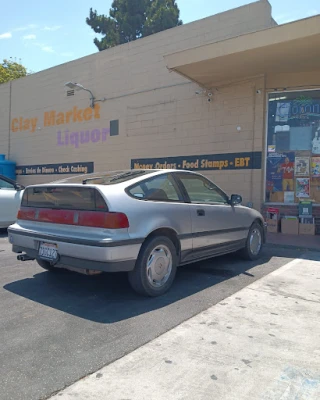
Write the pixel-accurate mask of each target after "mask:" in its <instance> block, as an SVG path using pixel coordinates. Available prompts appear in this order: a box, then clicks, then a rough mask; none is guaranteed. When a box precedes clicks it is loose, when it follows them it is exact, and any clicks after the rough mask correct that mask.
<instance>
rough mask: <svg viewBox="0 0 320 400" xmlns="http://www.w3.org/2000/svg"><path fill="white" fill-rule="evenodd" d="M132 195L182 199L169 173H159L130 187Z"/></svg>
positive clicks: (139, 197) (153, 198)
mask: <svg viewBox="0 0 320 400" xmlns="http://www.w3.org/2000/svg"><path fill="white" fill-rule="evenodd" d="M129 193H130V195H131V196H133V197H136V198H138V199H143V200H154V201H182V199H181V198H180V196H179V193H178V191H177V189H176V187H175V183H174V181H173V180H172V178H170V177H169V176H168V175H159V176H156V177H154V178H152V179H148V180H147V181H143V182H140V183H139V184H138V185H135V186H133V187H131V188H130V189H129Z"/></svg>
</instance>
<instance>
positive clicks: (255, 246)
mask: <svg viewBox="0 0 320 400" xmlns="http://www.w3.org/2000/svg"><path fill="white" fill-rule="evenodd" d="M262 247H263V229H262V226H261V225H260V224H259V223H258V222H255V223H253V224H252V226H251V228H250V230H249V234H248V237H247V241H246V247H244V248H243V249H242V250H241V256H242V257H243V258H244V259H246V260H257V259H258V258H259V257H260V255H261V251H262Z"/></svg>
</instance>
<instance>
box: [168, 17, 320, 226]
mask: <svg viewBox="0 0 320 400" xmlns="http://www.w3.org/2000/svg"><path fill="white" fill-rule="evenodd" d="M319 23H320V17H319V16H318V17H314V18H310V19H306V20H301V21H297V22H294V23H291V24H286V25H282V26H276V27H271V28H269V29H267V30H265V31H260V32H255V33H250V34H247V35H243V36H240V37H237V38H231V39H229V40H227V41H225V42H221V43H213V44H208V45H206V46H202V47H198V48H194V49H188V50H185V51H183V52H178V53H175V54H172V55H168V56H167V57H166V59H167V63H168V67H169V68H170V69H171V70H172V71H175V72H177V73H178V74H181V75H183V76H187V77H189V78H190V79H192V80H193V81H195V82H197V83H199V84H200V85H202V86H203V87H207V88H208V87H215V86H216V87H217V88H219V86H222V87H223V86H228V85H231V84H232V82H239V81H240V82H243V81H245V80H246V79H248V80H249V79H250V78H252V77H255V78H256V79H257V77H263V83H261V87H260V86H257V85H256V86H255V88H256V89H257V90H256V93H255V96H256V99H257V98H258V97H259V96H260V95H261V94H263V95H264V96H265V103H264V105H263V113H264V116H263V115H262V114H261V108H258V107H257V102H256V107H255V119H256V120H259V119H260V120H262V119H263V117H264V118H265V126H264V127H263V130H264V131H265V134H264V138H263V141H262V143H261V142H260V141H258V143H259V145H261V151H262V165H261V181H262V183H263V184H262V188H261V209H262V211H263V213H264V214H265V216H266V217H270V214H272V216H275V217H276V218H277V219H279V220H280V219H282V218H283V219H285V220H286V219H288V220H290V219H292V220H294V219H295V227H294V231H296V232H290V233H298V231H299V222H300V223H301V221H302V218H301V217H302V215H301V207H302V206H301V205H302V204H304V205H305V208H304V209H305V210H306V209H307V208H308V207H309V210H310V207H311V209H312V211H311V212H310V211H309V212H310V213H311V214H310V215H309V216H310V217H312V218H311V219H309V220H307V219H303V221H305V222H308V223H309V222H312V224H314V225H315V229H314V230H315V232H316V233H318V234H320V79H319V76H320V53H319V51H318V49H319V48H320V29H319ZM259 129H261V127H256V131H254V134H253V140H254V141H255V142H256V143H257V140H256V138H257V134H258V132H257V130H259ZM260 143H261V144H260ZM257 150H258V148H257ZM308 203H310V204H308ZM299 206H300V210H299ZM274 214H276V215H274ZM290 223H291V222H290ZM285 224H286V221H284V222H283V227H285ZM301 229H302V228H301ZM279 230H281V228H280V221H279V223H278V222H277V227H275V229H274V232H277V231H279ZM283 231H286V229H285V228H284V229H283Z"/></svg>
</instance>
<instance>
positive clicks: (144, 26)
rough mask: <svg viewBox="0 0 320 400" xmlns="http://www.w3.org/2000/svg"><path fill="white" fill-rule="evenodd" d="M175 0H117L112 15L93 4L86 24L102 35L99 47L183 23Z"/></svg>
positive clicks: (95, 41) (96, 39)
mask: <svg viewBox="0 0 320 400" xmlns="http://www.w3.org/2000/svg"><path fill="white" fill-rule="evenodd" d="M179 16H180V11H179V8H178V6H177V3H176V1H175V0H114V1H113V3H112V5H111V9H110V11H109V16H106V15H104V14H102V15H98V13H97V11H96V10H95V11H93V9H92V8H90V14H89V17H88V18H87V19H86V22H87V24H88V25H89V26H90V27H91V28H92V29H93V30H94V32H96V33H99V34H101V35H102V38H101V39H100V40H99V39H98V38H95V39H94V44H95V45H96V46H97V48H98V49H99V51H102V50H105V49H108V48H110V47H114V46H117V45H119V44H123V43H128V42H131V41H133V40H136V39H139V38H141V37H144V36H148V35H151V34H153V33H157V32H160V31H163V30H165V29H169V28H173V27H175V26H178V25H181V24H182V21H181V20H180V19H179Z"/></svg>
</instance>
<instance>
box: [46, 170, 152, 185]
mask: <svg viewBox="0 0 320 400" xmlns="http://www.w3.org/2000/svg"><path fill="white" fill-rule="evenodd" d="M151 172H154V171H152V170H124V171H112V172H100V173H99V172H96V173H93V174H86V175H77V176H74V177H71V178H66V179H62V180H59V181H56V182H54V183H67V184H79V183H82V184H84V185H85V184H96V185H113V184H117V183H121V182H126V181H129V180H130V179H133V178H136V177H138V176H142V175H146V174H148V173H151Z"/></svg>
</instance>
